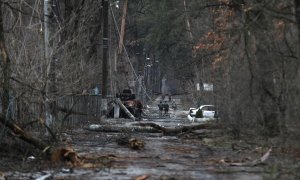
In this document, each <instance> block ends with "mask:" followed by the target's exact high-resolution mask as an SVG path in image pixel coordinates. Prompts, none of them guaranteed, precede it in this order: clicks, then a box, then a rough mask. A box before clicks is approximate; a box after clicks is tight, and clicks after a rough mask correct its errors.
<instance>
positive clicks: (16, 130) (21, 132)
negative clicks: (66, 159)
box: [0, 114, 50, 153]
mask: <svg viewBox="0 0 300 180" xmlns="http://www.w3.org/2000/svg"><path fill="white" fill-rule="evenodd" d="M0 123H1V124H3V125H4V126H6V127H8V128H9V129H10V130H11V131H12V132H13V133H14V134H15V135H16V136H17V137H19V138H20V139H22V140H24V141H25V142H27V143H29V144H32V145H33V146H35V147H37V148H38V149H40V150H42V151H46V152H47V153H49V152H50V146H49V145H48V144H46V143H44V142H43V141H40V140H39V139H36V138H34V137H32V136H31V135H30V134H29V133H27V132H25V131H24V130H23V129H22V128H20V127H19V126H18V125H17V124H14V123H12V122H11V121H8V120H7V119H6V118H5V116H4V115H3V114H0Z"/></svg>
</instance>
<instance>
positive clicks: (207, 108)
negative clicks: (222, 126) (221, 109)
mask: <svg viewBox="0 0 300 180" xmlns="http://www.w3.org/2000/svg"><path fill="white" fill-rule="evenodd" d="M195 118H197V119H202V120H207V119H215V118H218V113H217V111H216V108H215V106H214V105H201V106H200V107H199V108H190V109H189V114H188V119H189V120H190V121H194V120H195Z"/></svg>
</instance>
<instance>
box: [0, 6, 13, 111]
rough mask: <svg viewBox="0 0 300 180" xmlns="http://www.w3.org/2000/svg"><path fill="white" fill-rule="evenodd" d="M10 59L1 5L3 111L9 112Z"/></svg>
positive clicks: (0, 60) (0, 38) (0, 45)
mask: <svg viewBox="0 0 300 180" xmlns="http://www.w3.org/2000/svg"><path fill="white" fill-rule="evenodd" d="M10 64H11V62H10V59H9V57H8V51H7V49H6V46H5V37H4V28H3V17H2V7H1V5H0V65H1V66H2V76H3V79H2V80H1V83H2V86H3V87H2V95H1V101H2V112H3V113H5V114H7V113H8V108H9V91H10V74H11V70H10Z"/></svg>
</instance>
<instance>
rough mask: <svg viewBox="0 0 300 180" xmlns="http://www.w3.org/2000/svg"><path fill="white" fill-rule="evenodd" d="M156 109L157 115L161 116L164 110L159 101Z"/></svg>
mask: <svg viewBox="0 0 300 180" xmlns="http://www.w3.org/2000/svg"><path fill="white" fill-rule="evenodd" d="M158 109H159V115H160V116H161V115H162V111H163V109H164V107H163V104H162V102H161V101H160V102H159V104H158Z"/></svg>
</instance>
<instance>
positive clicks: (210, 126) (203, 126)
mask: <svg viewBox="0 0 300 180" xmlns="http://www.w3.org/2000/svg"><path fill="white" fill-rule="evenodd" d="M132 125H134V126H143V127H145V126H150V127H152V128H154V129H157V130H159V131H161V132H162V133H163V134H164V135H177V134H179V133H184V132H189V131H193V130H198V129H214V128H220V125H218V124H213V123H205V124H197V125H193V126H182V127H180V128H166V127H163V126H160V125H158V124H155V123H135V124H132Z"/></svg>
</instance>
